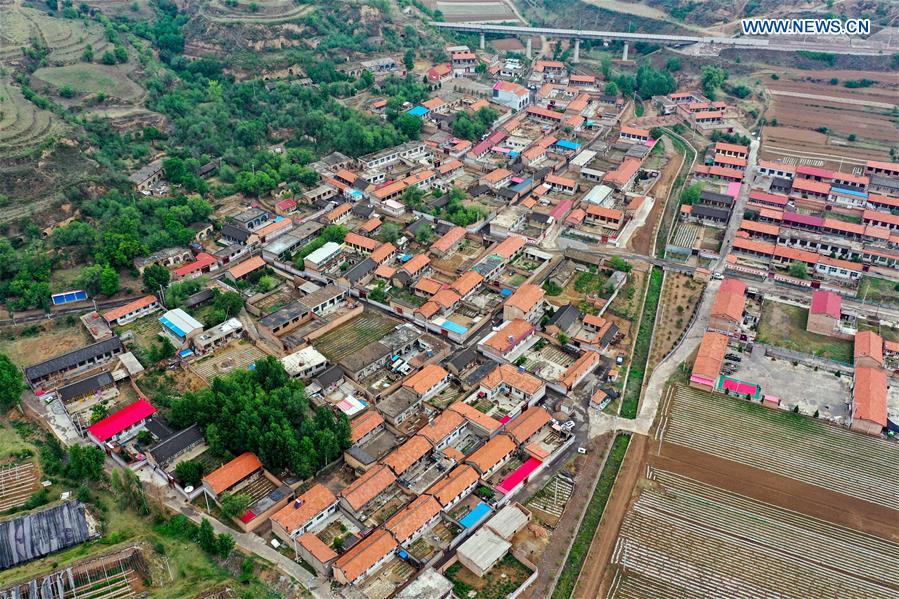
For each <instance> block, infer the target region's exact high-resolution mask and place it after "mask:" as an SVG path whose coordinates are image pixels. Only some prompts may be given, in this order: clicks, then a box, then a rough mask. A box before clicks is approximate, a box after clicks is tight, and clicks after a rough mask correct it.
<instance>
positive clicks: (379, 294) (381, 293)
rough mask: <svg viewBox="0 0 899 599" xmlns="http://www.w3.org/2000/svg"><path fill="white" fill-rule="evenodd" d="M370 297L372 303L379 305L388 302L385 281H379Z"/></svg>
mask: <svg viewBox="0 0 899 599" xmlns="http://www.w3.org/2000/svg"><path fill="white" fill-rule="evenodd" d="M368 297H370V298H371V299H372V301H375V302H379V303H382V304H383V303H386V302H387V292H386V291H385V290H384V281H378V284H377V285H375V288H374V289H372V290H371V293H369V294H368Z"/></svg>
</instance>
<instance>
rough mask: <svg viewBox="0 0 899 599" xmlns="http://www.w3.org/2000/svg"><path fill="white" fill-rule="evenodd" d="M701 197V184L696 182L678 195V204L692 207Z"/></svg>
mask: <svg viewBox="0 0 899 599" xmlns="http://www.w3.org/2000/svg"><path fill="white" fill-rule="evenodd" d="M701 195H702V183H699V182H696V183H694V184H692V185H691V186H689V187H687V188H685V189H684V190H683V191H682V192H681V194H680V203H681V204H689V205H691V206H692V205H693V204H695V203H696V202H698V201H699V197H700V196H701Z"/></svg>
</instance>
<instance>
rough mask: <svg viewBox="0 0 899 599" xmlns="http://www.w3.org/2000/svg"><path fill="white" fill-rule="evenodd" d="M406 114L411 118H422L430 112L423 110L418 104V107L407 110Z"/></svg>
mask: <svg viewBox="0 0 899 599" xmlns="http://www.w3.org/2000/svg"><path fill="white" fill-rule="evenodd" d="M406 112H408V113H409V114H411V115H412V116H424V115H426V114H428V113H429V112H431V111H430V110H428V109H427V108H425V107H424V106H422V105H421V104H419V105H418V106H413V107H412V108H410V109H409V110H407V111H406Z"/></svg>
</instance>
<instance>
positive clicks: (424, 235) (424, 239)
mask: <svg viewBox="0 0 899 599" xmlns="http://www.w3.org/2000/svg"><path fill="white" fill-rule="evenodd" d="M432 239H434V232H433V231H432V230H431V227H422V228H420V229H419V230H418V232H417V233H416V234H415V240H416V241H418V243H420V244H422V245H428V244H429V243H431V240H432Z"/></svg>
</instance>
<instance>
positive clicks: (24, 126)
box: [0, 79, 64, 158]
mask: <svg viewBox="0 0 899 599" xmlns="http://www.w3.org/2000/svg"><path fill="white" fill-rule="evenodd" d="M63 130H64V127H63V125H62V123H60V122H59V121H58V120H57V118H56V117H55V116H54V115H53V113H51V112H49V111H47V110H41V109H40V108H38V107H37V106H35V105H34V104H32V103H31V102H29V101H28V100H26V99H25V97H24V96H23V95H22V92H21V90H20V89H19V87H18V86H15V85H13V84H12V83H11V82H10V81H8V80H6V79H0V158H13V157H16V156H21V155H23V154H27V153H28V152H30V151H31V150H33V149H34V148H35V147H37V146H38V145H39V144H40V143H41V142H43V141H45V140H46V139H47V138H49V137H50V136H52V135H55V134H58V133H60V132H62V131H63Z"/></svg>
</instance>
